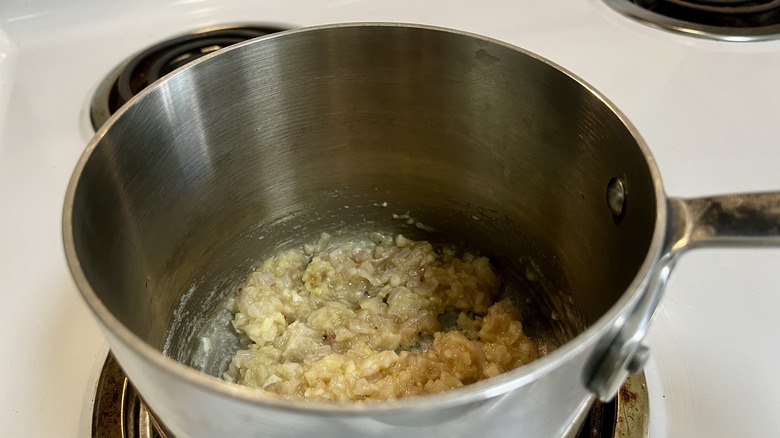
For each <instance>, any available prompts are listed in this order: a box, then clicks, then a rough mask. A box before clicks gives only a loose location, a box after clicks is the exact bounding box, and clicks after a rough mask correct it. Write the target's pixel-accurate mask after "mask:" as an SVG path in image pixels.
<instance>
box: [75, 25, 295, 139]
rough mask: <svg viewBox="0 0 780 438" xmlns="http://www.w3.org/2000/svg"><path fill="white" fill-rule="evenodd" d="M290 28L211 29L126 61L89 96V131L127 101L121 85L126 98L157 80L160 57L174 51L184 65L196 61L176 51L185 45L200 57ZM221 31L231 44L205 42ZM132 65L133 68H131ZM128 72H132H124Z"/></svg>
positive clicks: (169, 42)
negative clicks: (155, 64) (156, 63)
mask: <svg viewBox="0 0 780 438" xmlns="http://www.w3.org/2000/svg"><path fill="white" fill-rule="evenodd" d="M289 28H290V27H278V26H268V25H265V24H261V23H244V24H238V23H233V24H220V25H213V26H208V27H204V28H200V29H196V30H193V31H192V32H187V33H184V34H181V35H178V36H176V37H173V38H169V39H168V40H166V41H162V42H160V43H158V44H157V45H155V46H153V47H151V48H149V49H147V50H145V51H144V52H143V53H138V54H136V55H133V56H131V57H129V58H127V59H126V60H124V61H122V63H121V64H119V65H118V66H117V67H116V68H114V69H113V70H111V72H110V73H108V75H106V77H105V78H104V79H103V80H102V81H101V82H100V84H98V86H97V89H96V90H95V93H94V94H93V95H92V100H91V103H90V107H89V119H90V122H91V123H92V128H93V129H95V131H97V130H98V129H99V128H100V127H101V126H102V125H103V123H105V122H106V121H107V120H108V118H109V117H111V115H112V114H114V112H116V110H117V109H118V108H119V107H120V106H122V105H123V104H124V102H125V101H126V99H129V97H126V96H120V91H119V88H120V86H119V84H120V83H122V84H124V85H125V88H128V89H127V90H126V94H127V95H129V96H132V95H135V94H137V93H136V92H135V91H134V90H131V89H129V86H130V84H133V85H134V86H140V85H143V84H145V83H147V82H152V81H153V79H154V78H157V77H158V74H159V69H158V70H157V71H153V69H152V67H153V62H154V61H156V60H157V59H158V58H160V56H161V55H162V54H166V55H170V56H169V58H170V57H171V56H173V55H174V52H175V51H176V53H175V54H176V55H178V57H176V58H174V60H179V59H181V61H178V62H185V61H186V60H187V59H189V58H195V56H190V57H189V58H187V57H186V54H182V53H181V50H179V49H181V47H182V46H184V45H185V44H188V45H190V49H189V50H191V51H194V50H200V51H201V52H202V53H210V52H211V51H213V50H215V49H219V48H221V47H222V45H225V44H228V43H231V42H232V40H236V41H237V40H238V39H242V40H247V39H249V38H250V37H249V35H255V36H259V35H265V34H269V33H273V32H279V31H281V30H286V29H289ZM224 31H227V32H230V37H231V39H232V40H226V39H224V36H223V37H222V38H221V39H220V38H217V40H216V41H214V40H213V39H212V40H211V41H207V40H206V35H209V34H213V33H215V32H224ZM193 43H194V44H193ZM207 46H208V47H207ZM131 64H133V66H131ZM128 68H129V69H130V70H131V71H126V70H128ZM150 73H151V74H150ZM123 75H124V76H126V77H125V78H124V79H125V81H120V78H121V77H122V76H123Z"/></svg>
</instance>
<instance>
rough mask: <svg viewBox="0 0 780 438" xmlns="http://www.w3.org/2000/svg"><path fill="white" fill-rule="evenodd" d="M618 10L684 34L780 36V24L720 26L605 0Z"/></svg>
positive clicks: (747, 38) (744, 38)
mask: <svg viewBox="0 0 780 438" xmlns="http://www.w3.org/2000/svg"><path fill="white" fill-rule="evenodd" d="M604 3H606V4H607V5H609V6H610V7H611V8H612V9H614V10H616V11H617V12H619V13H621V14H623V15H625V16H626V17H629V18H631V19H634V20H637V21H639V22H640V23H642V24H645V25H648V26H650V27H654V28H657V29H661V30H667V31H671V32H675V33H679V34H682V35H688V36H693V37H698V38H707V39H713V40H720V41H732V42H751V41H767V40H774V39H778V38H780V25H778V24H775V25H769V26H762V27H720V26H709V25H705V24H699V23H693V22H690V21H685V20H680V19H676V18H672V17H667V16H665V15H661V14H658V13H655V12H653V11H650V10H647V9H645V8H643V7H641V6H638V5H636V4H635V3H634V2H632V1H630V0H604Z"/></svg>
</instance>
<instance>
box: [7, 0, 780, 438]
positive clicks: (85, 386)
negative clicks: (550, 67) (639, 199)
mask: <svg viewBox="0 0 780 438" xmlns="http://www.w3.org/2000/svg"><path fill="white" fill-rule="evenodd" d="M348 21H400V22H414V23H425V24H432V25H439V26H446V27H453V28H458V29H462V30H467V31H471V32H476V33H480V34H484V35H487V36H491V37H494V38H498V39H501V40H504V41H507V42H509V43H513V44H516V45H518V46H521V47H523V48H526V49H529V50H531V51H534V52H536V53H538V54H540V55H542V56H544V57H547V58H549V59H551V60H553V61H554V62H556V63H558V64H560V65H562V66H564V67H565V68H567V69H569V70H571V71H573V72H574V73H575V74H577V75H579V76H580V77H582V78H583V79H585V80H586V81H587V82H589V83H591V84H592V85H593V86H595V87H596V88H597V89H599V90H600V91H601V92H603V93H604V94H605V95H606V96H607V97H608V98H609V99H611V100H612V101H613V102H614V103H615V104H616V105H617V106H618V107H619V108H620V109H622V110H623V112H625V114H626V115H627V116H628V117H629V119H630V120H631V121H632V122H633V123H634V124H635V125H636V126H637V128H638V129H639V131H640V132H641V133H642V135H643V136H644V138H645V139H646V141H647V143H648V144H649V145H650V148H651V150H652V152H653V154H654V155H655V158H656V160H657V162H658V165H659V167H660V169H661V173H662V176H663V178H664V183H665V187H666V190H667V192H668V193H669V194H670V195H673V196H691V197H692V196H705V195H710V194H718V193H727V192H738V191H765V190H772V189H775V190H780V144H778V135H777V133H778V126H780V82H779V80H778V78H780V75H778V73H780V41H773V42H763V43H723V42H714V41H706V40H698V39H693V38H690V37H684V36H679V35H673V34H670V33H666V32H663V31H659V30H655V29H651V28H648V27H645V26H643V25H641V24H638V23H634V22H631V21H629V20H627V19H626V18H625V17H623V16H620V15H618V14H617V13H616V12H614V11H612V10H611V9H609V8H608V7H607V6H605V5H604V4H603V3H601V2H600V1H599V0H568V1H567V0H548V1H543V2H519V1H497V0H494V1H490V0H489V1H481V2H467V1H460V0H457V1H452V0H450V1H444V0H427V1H419V0H417V1H409V0H394V1H390V0H326V1H315V0H306V1H302V0H287V1H284V0H274V1H271V0H254V1H236V0H227V1H225V0H223V1H217V0H176V1H170V0H167V1H158V2H151V1H143V2H141V1H138V2H120V1H111V2H109V1H102V2H99V1H95V0H81V1H73V2H66V1H65V0H40V1H36V2H32V1H26V0H8V1H4V2H3V5H2V6H0V285H1V286H0V287H2V291H0V336H1V337H2V338H0V425H2V429H1V430H2V432H0V435H2V436H5V437H52V436H57V437H79V438H81V437H88V436H90V435H89V425H90V421H91V403H92V397H93V393H94V389H95V388H94V387H95V382H96V379H97V374H98V371H99V368H100V366H101V365H102V364H103V361H104V359H105V356H106V353H107V351H108V347H107V344H106V342H105V341H104V338H103V336H102V335H101V334H100V332H99V331H98V328H97V325H96V324H95V322H94V321H93V318H92V316H91V315H90V313H89V311H88V310H87V307H86V305H85V304H84V303H83V302H82V300H81V297H80V295H79V294H78V292H77V290H76V288H75V286H74V284H73V283H72V281H71V279H70V275H69V273H68V270H67V267H66V263H65V258H64V255H63V250H62V244H61V232H60V215H61V209H62V201H63V196H64V192H65V187H66V185H67V181H68V178H69V176H70V173H71V170H72V168H73V166H74V164H75V162H76V160H77V159H78V157H79V155H80V154H81V152H82V149H83V148H84V146H85V145H86V144H87V142H88V141H89V139H90V137H91V135H92V130H91V127H90V124H89V116H88V107H89V102H90V99H91V96H92V93H93V91H94V90H95V88H96V87H97V86H98V84H99V82H100V81H101V80H102V79H103V77H104V75H106V74H107V73H108V72H110V71H111V70H112V69H113V68H114V67H115V66H116V65H118V64H119V63H120V62H121V61H123V60H125V59H126V58H127V57H128V56H130V55H132V54H134V53H136V52H137V51H139V50H142V49H144V48H146V47H147V46H149V45H152V44H154V43H156V42H159V41H161V40H163V39H166V38H168V37H171V36H174V35H178V34H181V33H183V32H186V31H189V30H193V29H198V28H202V27H207V26H210V25H213V24H222V23H248V22H257V23H266V24H277V25H282V26H289V27H297V26H306V25H314V24H323V23H333V22H348ZM778 267H780V251H778V250H769V249H764V250H728V251H726V250H708V251H701V252H694V253H691V254H688V255H686V256H685V257H684V258H683V259H682V261H681V262H680V263H679V265H678V267H677V269H676V271H675V273H674V274H673V276H672V281H671V283H670V285H669V287H668V289H667V294H666V297H665V300H664V301H663V304H662V305H661V308H660V309H659V311H658V313H657V316H656V318H655V321H654V325H653V327H652V330H651V335H650V339H649V341H648V342H649V344H650V346H651V348H652V359H651V360H650V362H649V364H648V366H647V368H646V375H647V380H648V387H649V392H650V400H651V407H650V409H651V425H650V434H651V436H652V437H693V436H702V437H735V436H740V437H747V436H751V437H759V436H776V435H778V433H780V427H778V425H777V414H778V412H780V411H778V407H780V378H778V377H777V376H776V372H775V370H776V369H777V364H778V363H780V342H778V340H777V333H778V332H780V318H777V315H778V314H780V287H779V286H778V285H780V269H778Z"/></svg>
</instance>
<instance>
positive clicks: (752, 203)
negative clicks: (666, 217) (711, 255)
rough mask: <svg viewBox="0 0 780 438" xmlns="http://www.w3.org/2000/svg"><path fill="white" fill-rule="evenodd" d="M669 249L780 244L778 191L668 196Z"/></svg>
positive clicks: (779, 198)
mask: <svg viewBox="0 0 780 438" xmlns="http://www.w3.org/2000/svg"><path fill="white" fill-rule="evenodd" d="M669 204H670V205H671V207H672V208H671V214H672V218H673V220H674V221H675V225H674V226H673V228H678V229H677V230H673V231H674V232H675V233H676V235H675V236H674V238H675V241H674V242H673V245H672V248H671V250H672V251H676V252H679V251H680V250H683V249H686V250H687V249H692V248H697V247H705V246H721V247H722V246H780V192H777V193H776V192H772V193H753V194H741V195H725V196H715V197H711V198H698V199H675V198H673V199H670V200H669Z"/></svg>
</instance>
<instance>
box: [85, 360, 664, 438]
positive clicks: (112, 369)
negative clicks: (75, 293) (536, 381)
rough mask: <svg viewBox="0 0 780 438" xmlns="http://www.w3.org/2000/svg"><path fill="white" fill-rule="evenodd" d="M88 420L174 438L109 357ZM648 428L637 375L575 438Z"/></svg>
mask: <svg viewBox="0 0 780 438" xmlns="http://www.w3.org/2000/svg"><path fill="white" fill-rule="evenodd" d="M92 418H93V422H92V438H174V435H173V434H171V432H169V431H168V430H167V429H166V428H165V426H164V425H163V424H162V423H161V422H160V421H159V420H158V419H157V417H156V416H155V415H154V413H152V412H151V411H150V410H149V408H148V407H147V406H146V404H145V403H144V402H143V400H141V398H140V396H139V395H138V393H137V391H136V390H135V388H134V387H133V384H132V382H130V381H129V380H128V379H127V376H126V375H125V374H124V372H122V369H121V368H119V364H118V363H117V361H116V359H115V358H114V356H113V355H112V354H110V353H109V355H108V357H107V358H106V361H105V364H104V365H103V369H102V372H101V374H100V379H99V381H98V385H97V389H96V392H95V406H94V410H93V413H92ZM649 424H650V401H649V399H648V391H647V384H646V382H645V376H644V374H643V373H639V374H637V375H635V376H629V378H628V379H626V382H625V383H624V384H623V386H622V387H621V388H620V391H618V394H617V396H616V397H615V400H614V401H613V402H611V403H600V402H594V405H593V406H592V407H591V408H590V410H589V414H588V418H587V419H586V422H585V424H584V425H583V428H582V430H580V432H579V434H577V437H576V438H647V437H648V436H649V428H648V426H649Z"/></svg>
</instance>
